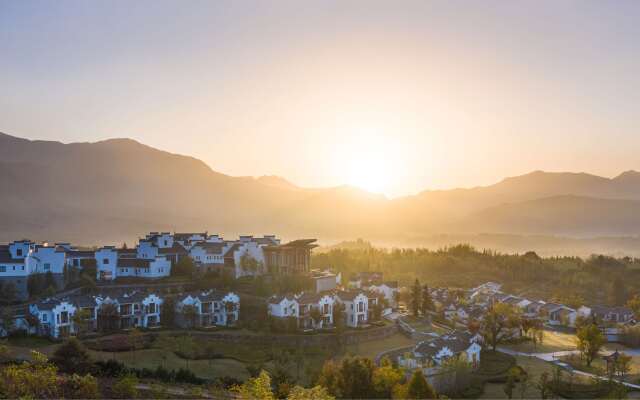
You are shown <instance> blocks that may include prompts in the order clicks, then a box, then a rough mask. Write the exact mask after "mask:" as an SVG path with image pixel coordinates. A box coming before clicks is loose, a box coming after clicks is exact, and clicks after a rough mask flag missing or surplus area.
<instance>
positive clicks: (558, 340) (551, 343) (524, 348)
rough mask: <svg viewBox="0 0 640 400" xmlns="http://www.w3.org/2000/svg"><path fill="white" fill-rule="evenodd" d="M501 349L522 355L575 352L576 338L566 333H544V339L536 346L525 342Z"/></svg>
mask: <svg viewBox="0 0 640 400" xmlns="http://www.w3.org/2000/svg"><path fill="white" fill-rule="evenodd" d="M502 347H505V348H508V349H511V350H515V351H520V352H523V353H553V352H554V351H563V350H575V349H576V336H575V335H572V334H568V333H560V332H552V331H544V339H543V340H542V343H539V344H538V345H537V346H534V345H533V343H532V342H531V341H527V342H523V343H518V344H509V345H504V346H502Z"/></svg>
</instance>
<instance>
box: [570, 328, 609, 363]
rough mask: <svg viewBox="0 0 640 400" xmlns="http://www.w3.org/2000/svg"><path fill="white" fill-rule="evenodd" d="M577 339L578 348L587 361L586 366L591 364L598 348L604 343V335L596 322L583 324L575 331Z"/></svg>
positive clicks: (598, 350)
mask: <svg viewBox="0 0 640 400" xmlns="http://www.w3.org/2000/svg"><path fill="white" fill-rule="evenodd" d="M576 337H577V340H578V350H579V351H580V354H582V356H583V357H584V359H585V361H586V362H587V366H591V363H592V362H593V360H594V359H595V358H596V357H597V355H598V353H599V352H600V349H601V348H602V346H603V345H604V343H605V337H604V335H603V334H602V331H601V330H600V328H598V326H597V325H596V324H589V325H585V326H583V327H582V328H580V329H579V330H578V332H577V333H576Z"/></svg>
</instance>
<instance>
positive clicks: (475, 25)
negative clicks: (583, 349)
mask: <svg viewBox="0 0 640 400" xmlns="http://www.w3.org/2000/svg"><path fill="white" fill-rule="evenodd" d="M638 21H640V1H634V0H630V1H622V0H618V1H612V2H605V1H599V0H598V1H585V0H580V1H569V0H564V1H563V0H560V1H558V0H553V1H538V0H536V1H529V2H522V1H514V0H504V1H487V0H483V1H466V0H465V1H453V0H445V1H427V0H420V1H415V2H412V1H380V2H378V1H371V0H367V1H362V2H348V1H345V0H340V1H335V2H333V1H300V0H294V1H284V0H274V1H256V2H253V1H241V0H232V1H214V0H209V1H202V2H199V1H194V0H189V1H182V0H176V1H159V0H153V1H142V0H136V1H129V0H127V1H85V0H81V1H64V0H50V1H26V0H20V1H15V0H0V131H4V132H6V133H10V134H13V135H16V136H22V137H27V138H33V139H50V140H61V141H64V142H71V141H96V140H102V139H106V138H112V137H131V138H134V139H137V140H139V141H141V142H143V143H146V144H149V145H152V146H154V147H158V148H161V149H164V150H168V151H171V152H176V153H183V154H188V155H193V156H195V157H198V158H200V159H202V160H204V161H205V162H207V163H208V164H209V165H210V166H211V167H212V168H213V169H215V170H217V171H220V172H223V173H227V174H230V175H264V174H269V175H271V174H275V175H281V176H284V177H286V178H287V179H289V180H291V181H293V182H294V183H296V184H299V185H302V186H329V185H337V184H342V183H352V184H356V185H360V186H363V187H365V188H368V189H372V190H378V191H382V192H385V193H387V194H389V195H393V196H395V195H399V194H407V193H415V192H418V191H420V190H423V189H426V188H432V189H433V188H450V187H456V186H474V185H480V184H489V183H493V182H495V181H497V180H499V179H501V178H502V177H504V176H509V175H517V174H521V173H526V172H529V171H532V170H536V169H543V170H552V171H561V170H571V171H587V172H592V173H597V174H601V175H605V176H613V175H616V174H618V173H619V172H621V171H623V170H627V169H634V168H635V169H640V156H639V154H638V152H639V150H640V130H639V129H638V125H639V123H638V121H639V120H640V119H639V118H640V23H639V22H638Z"/></svg>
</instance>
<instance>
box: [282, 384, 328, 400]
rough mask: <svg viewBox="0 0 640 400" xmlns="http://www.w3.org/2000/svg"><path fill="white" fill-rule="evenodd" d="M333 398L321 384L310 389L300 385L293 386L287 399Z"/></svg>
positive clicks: (323, 399) (324, 399)
mask: <svg viewBox="0 0 640 400" xmlns="http://www.w3.org/2000/svg"><path fill="white" fill-rule="evenodd" d="M309 399H313V400H335V397H333V396H331V395H330V394H329V393H328V392H327V389H325V388H323V387H322V386H314V387H312V388H310V389H305V388H303V387H301V386H294V388H293V389H291V391H290V392H289V396H287V400H309Z"/></svg>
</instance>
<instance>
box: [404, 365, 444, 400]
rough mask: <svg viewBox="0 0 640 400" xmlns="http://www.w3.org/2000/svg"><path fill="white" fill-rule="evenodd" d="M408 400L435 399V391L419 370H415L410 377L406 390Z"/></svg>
mask: <svg viewBox="0 0 640 400" xmlns="http://www.w3.org/2000/svg"><path fill="white" fill-rule="evenodd" d="M408 392H409V393H408V394H409V398H410V399H435V398H437V396H436V393H435V391H434V390H433V388H432V387H431V385H429V382H427V380H426V378H425V377H424V374H423V373H422V371H421V370H417V371H415V372H414V373H413V375H412V376H411V380H410V381H409V390H408Z"/></svg>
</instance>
